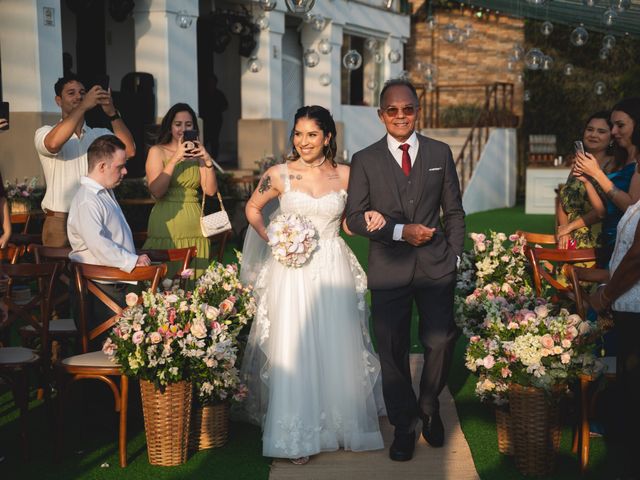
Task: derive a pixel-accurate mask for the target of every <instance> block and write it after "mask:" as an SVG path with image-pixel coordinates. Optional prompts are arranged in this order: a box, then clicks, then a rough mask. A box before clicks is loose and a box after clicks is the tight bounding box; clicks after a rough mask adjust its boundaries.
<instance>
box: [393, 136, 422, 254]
mask: <svg viewBox="0 0 640 480" xmlns="http://www.w3.org/2000/svg"><path fill="white" fill-rule="evenodd" d="M405 143H406V144H408V145H409V158H411V168H413V165H414V164H415V163H416V158H417V157H418V147H419V145H420V142H418V136H417V135H416V132H415V131H414V132H413V133H412V134H411V136H410V137H409V138H408V139H407V140H406V141H405V142H399V141H398V140H396V139H395V138H393V137H392V136H391V135H389V134H388V133H387V148H388V149H389V152H391V155H393V158H394V159H395V161H396V162H397V163H398V165H399V166H400V168H402V150H401V149H400V145H403V144H405ZM403 228H404V224H402V223H398V224H397V225H396V226H395V227H394V228H393V239H394V240H395V241H400V242H404V240H403V239H402V229H403Z"/></svg>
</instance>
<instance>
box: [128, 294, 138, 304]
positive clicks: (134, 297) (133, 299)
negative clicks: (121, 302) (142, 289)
mask: <svg viewBox="0 0 640 480" xmlns="http://www.w3.org/2000/svg"><path fill="white" fill-rule="evenodd" d="M125 300H126V302H127V306H128V307H133V306H134V305H136V304H137V303H138V295H137V294H135V293H133V292H131V293H127V296H126V297H125Z"/></svg>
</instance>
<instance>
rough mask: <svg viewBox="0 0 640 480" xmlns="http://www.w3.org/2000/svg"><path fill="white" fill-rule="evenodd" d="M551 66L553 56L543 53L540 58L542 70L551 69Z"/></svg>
mask: <svg viewBox="0 0 640 480" xmlns="http://www.w3.org/2000/svg"><path fill="white" fill-rule="evenodd" d="M552 67H553V57H552V56H550V55H545V56H544V58H543V59H542V70H544V71H545V72H547V71H549V70H551V68H552Z"/></svg>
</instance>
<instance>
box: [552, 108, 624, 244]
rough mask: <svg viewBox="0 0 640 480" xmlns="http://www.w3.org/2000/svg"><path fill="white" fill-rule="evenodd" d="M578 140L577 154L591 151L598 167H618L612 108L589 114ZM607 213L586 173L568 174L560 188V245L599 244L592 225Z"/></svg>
mask: <svg viewBox="0 0 640 480" xmlns="http://www.w3.org/2000/svg"><path fill="white" fill-rule="evenodd" d="M575 143H576V152H575V153H576V155H577V154H579V153H584V152H585V150H586V151H587V152H589V153H591V154H592V155H593V156H594V157H595V159H596V160H597V162H598V167H599V168H600V169H601V170H603V171H605V172H607V173H609V172H612V171H613V170H615V169H616V165H615V159H614V156H613V153H614V148H613V145H612V144H611V122H610V121H609V112H606V111H603V112H597V113H594V114H593V115H591V117H589V120H587V124H586V126H585V128H584V131H583V134H582V142H575ZM604 216H605V206H604V203H603V201H602V199H601V198H600V196H599V194H598V192H597V191H596V189H595V188H594V186H593V185H592V184H591V182H589V181H588V178H587V177H585V176H584V175H583V176H574V175H573V173H572V174H570V175H569V178H567V182H566V183H565V184H564V185H562V187H561V188H560V192H559V201H558V205H557V211H556V218H557V222H558V226H557V232H558V248H569V249H575V248H596V247H597V246H599V243H598V231H599V228H596V229H594V228H592V227H593V226H594V225H596V224H598V223H600V221H602V219H603V218H604Z"/></svg>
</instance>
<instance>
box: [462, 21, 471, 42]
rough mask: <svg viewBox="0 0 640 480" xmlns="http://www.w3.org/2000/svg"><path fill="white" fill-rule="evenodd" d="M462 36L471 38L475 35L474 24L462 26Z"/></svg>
mask: <svg viewBox="0 0 640 480" xmlns="http://www.w3.org/2000/svg"><path fill="white" fill-rule="evenodd" d="M461 36H464V38H465V40H469V39H470V38H471V37H472V36H473V25H471V24H470V23H467V24H466V25H465V26H464V27H463V28H462V35H461Z"/></svg>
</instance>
